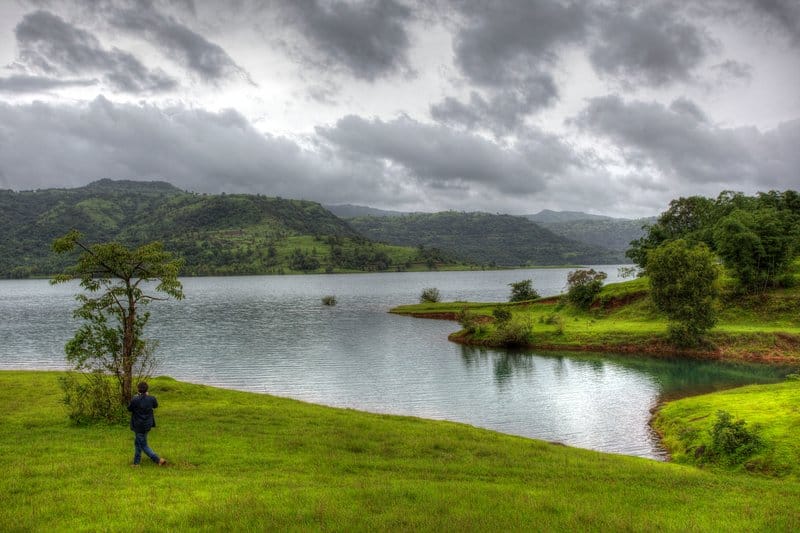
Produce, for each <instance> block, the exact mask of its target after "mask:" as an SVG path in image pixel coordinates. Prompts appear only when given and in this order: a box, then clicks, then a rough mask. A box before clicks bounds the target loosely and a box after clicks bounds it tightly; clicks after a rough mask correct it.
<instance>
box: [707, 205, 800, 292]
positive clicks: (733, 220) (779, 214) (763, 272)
mask: <svg viewBox="0 0 800 533" xmlns="http://www.w3.org/2000/svg"><path fill="white" fill-rule="evenodd" d="M714 240H715V242H716V247H717V253H718V254H719V256H720V257H721V258H722V262H723V263H724V264H725V267H726V268H728V270H729V271H730V272H731V274H732V275H733V276H734V277H735V278H736V279H737V280H738V281H739V285H740V287H741V288H742V289H744V290H747V291H759V290H764V289H766V288H768V287H769V286H771V285H776V284H777V283H778V281H779V280H780V278H781V276H783V275H785V274H786V273H787V272H788V270H789V267H790V266H791V263H792V258H793V257H794V255H795V243H796V241H797V226H796V222H795V219H794V217H792V216H791V215H790V213H789V212H788V211H785V210H784V211H778V210H777V209H775V208H772V207H765V208H761V209H756V210H753V211H744V210H741V209H736V210H734V211H733V212H731V214H729V215H728V216H726V217H725V218H723V219H722V220H720V222H719V223H718V224H717V227H716V230H715V232H714Z"/></svg>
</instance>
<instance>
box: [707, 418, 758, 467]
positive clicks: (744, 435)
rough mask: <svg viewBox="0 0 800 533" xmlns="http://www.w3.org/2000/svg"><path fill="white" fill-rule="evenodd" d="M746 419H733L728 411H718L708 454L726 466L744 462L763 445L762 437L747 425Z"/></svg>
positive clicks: (711, 432)
mask: <svg viewBox="0 0 800 533" xmlns="http://www.w3.org/2000/svg"><path fill="white" fill-rule="evenodd" d="M745 425H746V424H745V421H744V420H735V421H734V420H733V417H732V416H731V414H730V413H728V412H727V411H718V412H717V421H716V422H715V423H714V426H713V427H712V428H711V431H710V434H711V445H710V446H709V447H708V450H707V452H706V455H707V456H708V457H709V458H710V459H712V460H713V461H714V462H717V463H719V464H723V465H726V466H733V465H738V464H742V463H743V462H745V460H747V458H749V457H750V456H751V455H753V454H754V453H755V452H757V451H758V450H759V449H761V447H762V446H763V442H762V441H761V438H759V436H758V435H757V434H756V433H755V432H754V431H752V430H749V429H747V428H746V427H745Z"/></svg>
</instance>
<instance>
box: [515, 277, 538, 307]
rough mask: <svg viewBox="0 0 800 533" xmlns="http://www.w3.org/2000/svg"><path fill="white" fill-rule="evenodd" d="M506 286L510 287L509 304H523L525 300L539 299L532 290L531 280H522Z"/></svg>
mask: <svg viewBox="0 0 800 533" xmlns="http://www.w3.org/2000/svg"><path fill="white" fill-rule="evenodd" d="M508 285H509V287H511V296H510V297H509V299H508V301H509V302H524V301H526V300H535V299H536V298H538V297H539V293H538V292H536V289H534V288H533V281H532V280H529V279H524V280H522V281H517V282H516V283H509V284H508Z"/></svg>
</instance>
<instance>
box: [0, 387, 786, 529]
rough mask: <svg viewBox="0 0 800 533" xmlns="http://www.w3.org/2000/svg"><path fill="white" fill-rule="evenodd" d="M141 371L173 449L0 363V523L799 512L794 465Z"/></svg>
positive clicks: (546, 520)
mask: <svg viewBox="0 0 800 533" xmlns="http://www.w3.org/2000/svg"><path fill="white" fill-rule="evenodd" d="M150 385H151V389H150V390H151V392H152V393H153V394H154V395H155V396H156V397H157V398H158V401H159V404H160V405H159V409H158V411H157V413H156V417H157V421H158V427H157V428H156V429H154V430H153V432H152V433H151V435H150V444H151V446H153V447H154V448H155V450H156V451H158V452H159V453H160V454H163V455H164V456H165V457H166V458H167V460H168V461H169V463H168V465H167V466H166V467H156V466H154V465H152V464H143V465H142V466H141V467H139V468H131V467H129V466H128V464H129V462H130V460H131V456H132V454H133V449H132V448H133V446H132V445H131V441H132V440H133V439H132V433H131V431H130V430H129V429H128V428H127V426H126V425H125V424H117V425H105V424H97V425H92V426H87V427H74V426H70V425H68V424H67V422H66V416H65V414H64V410H63V406H61V405H60V398H61V391H60V390H59V388H58V383H57V374H53V373H47V372H0V402H2V404H3V406H4V408H3V416H4V418H3V430H2V431H0V449H3V450H4V451H6V452H7V453H4V454H2V455H0V468H2V469H3V472H4V475H3V476H2V477H1V478H0V491H2V493H3V494H7V495H9V496H8V497H7V498H6V500H5V503H4V505H3V508H2V511H0V530H3V531H54V530H58V531H75V530H85V531H140V530H142V529H145V528H146V525H145V524H156V525H157V526H155V527H154V529H158V530H166V531H186V530H205V531H219V530H225V531H307V530H308V531H530V530H537V531H638V530H642V529H647V530H653V531H766V530H769V531H794V530H797V529H798V527H800V511H798V509H797V505H796V502H797V501H798V499H800V483H798V482H797V480H796V479H781V480H777V479H765V478H763V477H759V476H750V475H742V474H740V475H732V474H727V473H716V472H706V471H703V470H699V469H696V468H692V467H687V466H680V465H674V464H669V463H659V462H656V461H651V460H647V459H638V458H634V457H624V456H619V455H608V454H602V453H598V452H593V451H588V450H580V449H575V448H568V447H565V446H557V445H553V444H548V443H545V442H542V441H537V440H530V439H524V438H521V437H513V436H509V435H502V434H499V433H494V432H491V431H487V430H482V429H478V428H474V427H470V426H466V425H463V424H455V423H451V422H443V421H432V420H421V419H418V418H410V417H400V416H387V415H377V414H369V413H361V412H358V411H353V410H349V409H333V408H329V407H324V406H318V405H311V404H306V403H302V402H298V401H294V400H290V399H285V398H276V397H273V396H269V395H266V394H255V393H244V392H236V391H226V390H222V389H214V388H211V387H204V386H200V385H192V384H188V383H181V382H177V381H175V380H172V379H169V378H158V379H155V380H153V381H152V382H151V383H150ZM21 399H24V401H22V400H21ZM20 436H24V438H20ZM12 451H13V453H11V452H12ZM143 510H146V514H144V515H143Z"/></svg>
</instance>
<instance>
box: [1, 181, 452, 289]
mask: <svg viewBox="0 0 800 533" xmlns="http://www.w3.org/2000/svg"><path fill="white" fill-rule="evenodd" d="M69 229H78V230H80V231H81V232H82V233H83V234H84V235H85V238H86V241H87V242H91V243H97V242H108V241H119V242H121V243H122V244H125V245H126V246H139V245H142V244H144V243H147V242H150V241H155V240H158V241H162V242H163V243H164V247H165V249H167V250H169V251H170V252H172V253H174V254H175V255H177V256H179V257H181V258H183V259H184V260H185V267H184V269H183V271H182V273H183V274H187V275H212V274H261V273H292V272H325V271H329V272H342V271H374V270H387V269H396V270H406V269H414V268H418V269H427V268H433V267H437V266H441V265H442V264H443V263H445V262H448V260H449V258H448V257H446V256H445V255H444V254H442V253H440V252H437V251H431V250H428V249H424V248H409V247H398V246H390V245H385V244H378V243H373V242H370V241H368V240H367V239H365V238H363V237H362V236H361V235H359V234H358V233H357V232H356V231H355V230H354V229H353V228H351V227H350V226H349V225H348V224H347V223H346V222H344V221H342V220H341V219H339V218H337V217H335V216H334V215H333V214H331V213H330V212H328V211H327V210H325V209H324V208H323V207H322V206H320V205H319V204H317V203H314V202H306V201H299V200H286V199H282V198H269V197H265V196H260V195H239V194H229V195H225V194H223V195H205V194H194V193H188V192H184V191H181V190H179V189H177V188H175V187H173V186H171V185H169V184H167V183H160V182H133V181H111V180H101V181H97V182H94V183H92V184H90V185H88V186H86V187H80V188H76V189H47V190H37V191H22V192H14V191H7V190H3V191H0V277H6V278H8V277H18V278H21V277H29V276H44V275H49V274H52V273H54V272H58V271H61V270H63V268H64V266H65V265H67V264H68V263H69V262H70V258H67V257H63V258H62V257H58V256H56V255H55V254H53V253H51V251H50V245H51V243H52V241H53V239H54V238H56V237H58V236H61V235H63V234H64V233H65V232H66V231H68V230H69ZM450 266H452V265H450Z"/></svg>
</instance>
